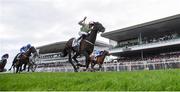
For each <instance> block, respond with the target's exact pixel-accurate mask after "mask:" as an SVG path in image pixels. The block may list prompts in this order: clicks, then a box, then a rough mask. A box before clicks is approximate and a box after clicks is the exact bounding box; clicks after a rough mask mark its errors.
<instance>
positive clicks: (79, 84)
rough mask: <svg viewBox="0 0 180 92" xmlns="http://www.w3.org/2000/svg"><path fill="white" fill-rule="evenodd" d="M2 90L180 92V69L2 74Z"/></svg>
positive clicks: (0, 81)
mask: <svg viewBox="0 0 180 92" xmlns="http://www.w3.org/2000/svg"><path fill="white" fill-rule="evenodd" d="M0 90H1V91H7V90H11V91H12V90H13V91H14V90H15V91H24V90H25V91H31V90H34V91H51V90H53V91H56V90H59V91H65V90H66V91H72V90H73V91H80V90H82V91H120V90H122V91H126V90H134V91H137V90H142V91H146V90H151V91H154V90H155V91H169V90H180V69H173V70H155V71H133V72H79V73H71V72H68V73H61V72H52V73H51V72H50V73H48V72H45V73H21V74H0Z"/></svg>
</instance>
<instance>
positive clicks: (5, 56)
mask: <svg viewBox="0 0 180 92" xmlns="http://www.w3.org/2000/svg"><path fill="white" fill-rule="evenodd" d="M8 58H9V54H4V55H3V56H2V57H1V60H2V61H4V60H7V59H8Z"/></svg>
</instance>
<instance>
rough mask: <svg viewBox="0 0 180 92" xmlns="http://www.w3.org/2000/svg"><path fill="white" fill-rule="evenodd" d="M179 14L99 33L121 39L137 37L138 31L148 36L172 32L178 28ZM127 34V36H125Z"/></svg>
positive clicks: (109, 37) (113, 38)
mask: <svg viewBox="0 0 180 92" xmlns="http://www.w3.org/2000/svg"><path fill="white" fill-rule="evenodd" d="M179 25H180V14H178V15H175V16H170V17H166V18H163V19H159V20H155V21H151V22H147V23H142V24H138V25H134V26H131V27H127V28H123V29H118V30H114V31H111V32H106V33H103V34H101V36H103V37H105V38H108V39H111V40H114V41H122V40H127V39H132V38H137V37H138V36H139V35H140V33H141V34H142V36H148V35H151V34H157V35H158V34H159V33H162V32H163V33H164V32H168V31H169V32H172V31H178V30H180V26H179ZM127 35H128V36H127Z"/></svg>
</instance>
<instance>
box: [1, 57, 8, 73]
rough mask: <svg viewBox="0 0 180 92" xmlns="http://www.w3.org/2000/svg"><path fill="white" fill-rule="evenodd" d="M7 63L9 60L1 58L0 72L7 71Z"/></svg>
mask: <svg viewBox="0 0 180 92" xmlns="http://www.w3.org/2000/svg"><path fill="white" fill-rule="evenodd" d="M6 63H7V60H6V59H5V60H0V72H4V71H6V69H4V67H5V65H6Z"/></svg>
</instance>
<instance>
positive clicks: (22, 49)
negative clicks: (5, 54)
mask: <svg viewBox="0 0 180 92" xmlns="http://www.w3.org/2000/svg"><path fill="white" fill-rule="evenodd" d="M30 48H31V44H27V45H26V46H23V47H21V49H20V55H23V54H24V53H26V52H27V51H28V50H29V49H30Z"/></svg>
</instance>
